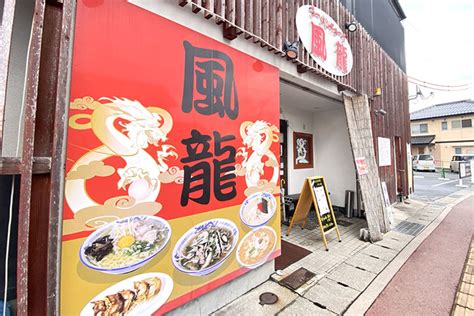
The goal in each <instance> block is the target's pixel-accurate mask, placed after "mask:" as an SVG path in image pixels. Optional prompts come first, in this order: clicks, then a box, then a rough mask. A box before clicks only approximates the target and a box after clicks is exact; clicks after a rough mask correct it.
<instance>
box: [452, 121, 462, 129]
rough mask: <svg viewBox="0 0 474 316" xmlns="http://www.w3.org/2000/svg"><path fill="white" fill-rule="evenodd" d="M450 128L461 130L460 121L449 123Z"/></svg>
mask: <svg viewBox="0 0 474 316" xmlns="http://www.w3.org/2000/svg"><path fill="white" fill-rule="evenodd" d="M451 128H461V121H460V120H455V121H451Z"/></svg>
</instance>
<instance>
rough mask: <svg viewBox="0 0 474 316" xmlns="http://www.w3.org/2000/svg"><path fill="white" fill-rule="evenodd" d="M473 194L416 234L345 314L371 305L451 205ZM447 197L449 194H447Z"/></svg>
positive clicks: (356, 315) (350, 315)
mask: <svg viewBox="0 0 474 316" xmlns="http://www.w3.org/2000/svg"><path fill="white" fill-rule="evenodd" d="M471 196H474V192H470V193H468V194H466V195H465V196H463V197H460V198H458V199H456V200H455V201H454V202H452V203H450V204H449V205H447V206H446V208H445V209H444V210H443V211H442V212H441V214H440V215H439V216H438V217H437V218H436V219H434V220H433V221H432V222H431V223H430V224H429V225H428V226H427V227H426V228H425V229H424V230H423V231H422V232H421V233H420V234H419V235H418V236H416V237H415V238H413V239H412V240H411V242H410V243H409V244H408V245H407V246H405V248H403V250H402V251H401V252H400V253H399V254H398V255H397V256H396V257H395V258H394V259H393V260H392V261H391V262H390V263H389V264H388V265H387V266H386V267H385V269H384V270H383V271H382V272H381V273H380V274H379V275H378V276H377V277H376V278H375V279H374V280H373V281H372V282H371V283H370V285H369V286H368V287H367V288H366V289H365V290H364V291H363V292H362V293H361V294H360V295H359V297H357V299H356V300H355V301H354V302H353V303H352V304H351V305H350V306H349V308H348V309H347V310H346V311H345V312H344V315H347V316H360V315H364V314H365V312H367V310H368V309H369V308H370V307H371V306H372V304H373V303H374V301H375V300H376V299H377V297H378V296H379V295H380V293H382V291H383V290H384V289H385V287H386V286H387V285H388V283H390V281H391V280H392V278H393V277H394V276H395V274H396V273H397V272H398V271H399V270H400V268H401V267H402V266H403V265H404V264H405V262H406V261H407V260H408V258H409V257H410V256H411V255H412V254H413V253H414V252H415V251H416V249H418V247H419V246H420V245H421V243H422V242H423V241H424V240H425V239H426V238H427V237H428V236H429V235H430V234H431V233H432V232H433V231H434V230H435V229H436V228H437V227H438V226H439V224H441V222H442V221H443V220H444V219H445V218H446V216H447V215H448V214H449V213H450V212H451V210H452V209H453V207H454V206H455V205H457V204H459V203H461V202H462V201H464V200H466V199H468V198H470V197H471ZM448 197H449V196H448Z"/></svg>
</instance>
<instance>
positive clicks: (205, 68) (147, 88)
mask: <svg viewBox="0 0 474 316" xmlns="http://www.w3.org/2000/svg"><path fill="white" fill-rule="evenodd" d="M278 91H279V71H278V69H277V68H275V67H273V66H270V65H268V64H266V63H264V62H262V61H260V60H257V59H255V58H253V57H250V56H248V55H246V54H244V53H242V52H239V51H237V50H235V49H232V48H230V47H229V46H227V45H225V44H222V43H219V42H217V41H214V40H211V39H209V38H207V37H206V36H204V35H201V34H199V33H196V32H194V31H191V30H189V29H187V28H185V27H183V26H180V25H178V24H176V23H174V22H172V21H169V20H166V19H164V18H163V17H160V16H158V15H156V14H154V13H152V12H148V11H146V10H143V9H141V8H139V7H137V6H135V5H132V4H129V3H127V2H125V1H112V0H105V1H101V2H100V4H99V5H91V4H90V2H87V1H78V3H77V15H76V25H75V38H74V51H73V60H72V81H71V96H70V108H69V126H68V139H67V162H66V173H65V174H66V176H65V200H64V214H63V215H64V216H63V230H62V231H63V235H62V260H61V288H60V302H61V303H60V304H61V306H60V308H61V315H106V314H107V315H108V314H110V315H112V314H113V315H115V314H117V315H118V314H120V315H122V314H127V315H151V314H163V313H165V312H167V311H170V310H172V309H174V308H176V307H178V306H180V305H182V304H184V303H186V302H188V301H190V300H192V299H195V298H196V297H198V296H200V295H202V294H204V293H206V292H209V291H211V290H212V289H215V288H216V287H219V286H221V285H223V284H225V283H228V282H229V281H231V280H232V279H234V278H236V277H239V276H240V275H242V274H244V273H246V272H248V271H250V270H252V269H254V268H256V267H259V266H261V265H262V264H264V263H265V262H267V261H269V260H272V259H273V258H275V257H277V256H278V255H279V254H280V252H281V251H280V212H279V203H280V198H279V192H280V189H279V187H278V184H279V166H280V162H279V156H280V155H279V135H280V133H279V130H278V125H279V92H278Z"/></svg>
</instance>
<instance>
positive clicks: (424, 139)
mask: <svg viewBox="0 0 474 316" xmlns="http://www.w3.org/2000/svg"><path fill="white" fill-rule="evenodd" d="M434 139H435V135H426V136H412V137H411V144H412V145H429V144H431V142H432V141H433V140H434Z"/></svg>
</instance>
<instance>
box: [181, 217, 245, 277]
mask: <svg viewBox="0 0 474 316" xmlns="http://www.w3.org/2000/svg"><path fill="white" fill-rule="evenodd" d="M238 239H239V229H238V228H237V226H236V225H235V224H234V222H232V221H230V220H227V219H224V218H216V219H211V220H208V221H205V222H202V223H199V224H197V225H195V226H194V227H193V228H191V229H190V230H188V231H187V232H186V233H185V234H184V235H183V236H182V237H181V238H180V239H179V240H178V242H177V243H176V246H175V248H174V250H173V255H172V262H173V265H174V266H175V267H176V269H178V270H179V271H181V272H184V273H187V274H189V275H194V276H202V275H207V274H209V273H211V272H214V271H215V270H216V269H217V268H219V267H220V266H221V265H222V264H223V263H224V261H225V260H226V259H227V258H228V257H229V255H230V254H231V253H232V251H233V250H234V248H235V246H236V245H237V241H238Z"/></svg>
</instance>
